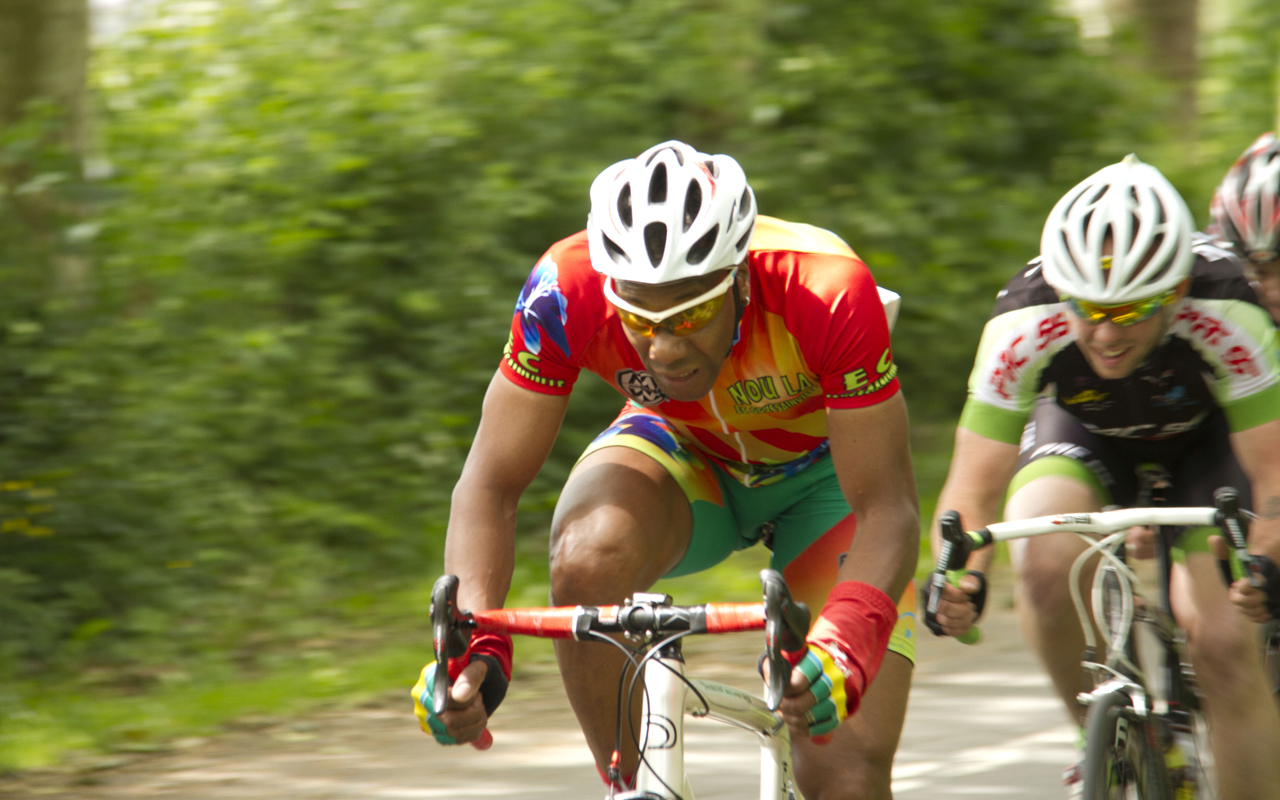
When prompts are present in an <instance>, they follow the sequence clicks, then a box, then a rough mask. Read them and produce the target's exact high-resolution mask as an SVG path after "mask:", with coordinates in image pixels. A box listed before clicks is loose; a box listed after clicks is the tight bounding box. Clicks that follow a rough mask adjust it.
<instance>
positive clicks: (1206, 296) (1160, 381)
mask: <svg viewBox="0 0 1280 800" xmlns="http://www.w3.org/2000/svg"><path fill="white" fill-rule="evenodd" d="M1195 253H1196V261H1195V265H1194V267H1193V268H1192V272H1191V277H1192V282H1191V290H1190V292H1188V294H1187V296H1186V297H1185V298H1183V299H1182V300H1181V301H1179V303H1178V304H1177V305H1176V306H1174V321H1173V324H1172V326H1171V327H1170V329H1169V332H1168V335H1167V336H1166V338H1165V340H1164V341H1163V342H1162V343H1161V344H1160V345H1158V346H1157V347H1156V348H1155V350H1153V351H1152V353H1151V355H1150V356H1149V357H1148V359H1147V361H1146V363H1144V364H1143V365H1142V366H1141V367H1139V368H1138V369H1137V370H1136V371H1135V372H1134V373H1133V374H1131V375H1129V376H1128V377H1126V378H1123V379H1120V380H1107V379H1103V378H1099V377H1098V376H1097V375H1096V374H1095V373H1094V371H1093V370H1092V369H1091V368H1090V367H1089V364H1088V362H1087V361H1086V360H1085V357H1084V354H1083V353H1081V352H1080V349H1079V348H1078V347H1077V346H1076V343H1075V337H1074V336H1073V335H1072V333H1071V329H1070V326H1069V325H1068V324H1067V315H1068V314H1069V313H1070V312H1069V311H1068V309H1067V305H1066V303H1064V302H1062V301H1061V300H1060V299H1059V297H1058V294H1057V292H1055V291H1054V290H1053V289H1052V288H1051V287H1050V286H1049V285H1048V283H1046V282H1045V280H1044V275H1043V271H1042V270H1041V269H1040V260H1039V259H1038V258H1037V259H1036V260H1034V261H1032V262H1031V263H1029V264H1028V265H1027V266H1026V267H1024V268H1023V269H1021V270H1019V271H1018V274H1017V275H1015V276H1014V277H1013V278H1012V279H1011V280H1010V281H1009V283H1008V284H1006V285H1005V288H1004V289H1002V290H1001V291H1000V294H999V295H998V296H997V301H996V306H995V310H994V311H993V312H992V316H991V319H990V320H989V321H988V322H987V325H986V328H985V329H984V330H983V333H982V343H981V345H979V348H978V356H977V360H976V361H975V363H974V367H973V373H972V374H971V375H970V376H969V399H968V401H967V402H966V403H965V407H964V412H963V414H962V415H961V418H960V425H961V427H964V428H966V429H968V430H971V431H973V432H974V433H978V434H981V435H983V436H986V437H989V438H992V439H996V440H999V441H1002V442H1008V443H1010V444H1015V443H1017V442H1018V439H1019V436H1020V434H1021V433H1022V428H1023V425H1024V423H1025V422H1026V420H1027V417H1028V415H1029V414H1030V413H1031V409H1032V406H1033V404H1034V403H1035V399H1036V397H1037V396H1039V395H1042V394H1044V395H1047V396H1049V397H1052V398H1054V400H1055V401H1056V402H1057V404H1058V405H1059V406H1061V407H1062V408H1063V409H1064V410H1066V411H1067V412H1069V413H1070V414H1071V415H1072V416H1074V417H1076V418H1077V419H1079V420H1080V421H1081V423H1083V424H1084V425H1085V427H1086V428H1088V429H1089V430H1090V431H1092V432H1094V433H1096V434H1098V435H1102V436H1113V437H1123V438H1132V439H1160V438H1164V437H1168V436H1174V435H1176V434H1179V433H1184V432H1186V431H1190V430H1193V429H1195V428H1197V427H1198V426H1199V425H1200V423H1201V422H1203V421H1204V420H1205V419H1206V418H1207V417H1208V416H1209V414H1210V413H1211V412H1212V411H1213V410H1214V409H1217V408H1221V409H1222V410H1223V411H1224V412H1225V413H1226V417H1227V420H1228V422H1229V423H1230V427H1231V430H1232V431H1233V432H1234V431H1241V430H1245V429H1248V428H1252V427H1254V426H1255V425H1259V424H1261V423H1264V422H1269V421H1270V420H1273V419H1277V418H1280V363H1278V362H1277V356H1276V349H1275V342H1276V332H1275V327H1274V325H1273V324H1272V322H1271V318H1270V316H1269V315H1268V314H1267V312H1266V311H1265V310H1264V309H1263V308H1262V307H1261V306H1260V305H1258V301H1257V298H1256V297H1255V295H1254V293H1253V289H1251V288H1250V287H1249V283H1248V281H1247V280H1246V278H1245V276H1244V273H1243V272H1242V271H1241V269H1240V266H1239V264H1238V262H1237V261H1236V260H1235V259H1234V257H1233V256H1231V255H1230V254H1229V253H1227V252H1226V251H1224V250H1221V249H1219V248H1217V247H1214V246H1213V245H1212V244H1210V243H1209V241H1208V239H1207V238H1204V237H1197V240H1196V245H1195Z"/></svg>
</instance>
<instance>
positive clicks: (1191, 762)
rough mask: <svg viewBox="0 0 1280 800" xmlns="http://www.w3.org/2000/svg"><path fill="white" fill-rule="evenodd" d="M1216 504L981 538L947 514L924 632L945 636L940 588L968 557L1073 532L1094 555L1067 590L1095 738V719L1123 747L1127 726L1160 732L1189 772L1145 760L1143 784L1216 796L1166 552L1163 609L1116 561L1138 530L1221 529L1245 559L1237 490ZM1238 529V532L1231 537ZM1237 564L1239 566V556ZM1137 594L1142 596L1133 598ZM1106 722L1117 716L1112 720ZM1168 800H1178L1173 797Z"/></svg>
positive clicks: (1001, 526) (1050, 524)
mask: <svg viewBox="0 0 1280 800" xmlns="http://www.w3.org/2000/svg"><path fill="white" fill-rule="evenodd" d="M1215 503H1217V505H1218V507H1217V508H1208V507H1197V508H1170V507H1162V506H1156V507H1141V508H1125V509H1117V510H1113V511H1102V512H1095V513H1084V514H1058V515H1054V516H1047V517H1036V518H1033V519H1027V520H1015V521H1011V522H1001V523H996V524H993V525H990V526H988V527H987V528H983V529H981V530H978V531H964V530H963V529H962V528H961V526H960V520H959V517H958V515H956V514H955V512H947V513H946V514H944V515H943V516H942V519H941V522H942V532H943V540H944V544H943V548H942V552H941V554H940V555H939V558H938V563H937V566H936V568H935V571H934V574H933V578H932V580H931V582H930V587H931V590H930V597H929V602H928V603H927V605H926V611H925V617H926V624H928V625H929V627H930V628H931V629H933V630H934V631H935V633H936V632H938V631H939V630H940V629H938V628H936V627H935V626H936V625H937V622H936V612H937V604H938V596H939V595H940V593H941V592H940V589H941V586H942V585H943V584H944V583H945V582H947V581H948V580H953V578H952V577H951V576H952V575H953V573H954V571H955V570H958V569H960V568H961V567H962V566H963V564H964V562H965V559H966V558H967V556H968V553H969V552H971V551H972V550H973V549H977V548H979V547H984V546H986V545H989V544H992V543H994V542H1000V541H1008V540H1010V539H1018V538H1025V537H1030V536H1038V535H1043V534H1047V533H1059V532H1074V533H1076V534H1078V535H1080V536H1081V537H1082V538H1084V539H1085V540H1086V541H1087V542H1089V547H1088V548H1087V549H1086V550H1085V551H1084V552H1083V553H1082V554H1080V556H1078V557H1077V558H1076V560H1075V562H1074V563H1073V564H1072V568H1071V573H1070V577H1069V585H1070V591H1071V598H1072V602H1073V603H1074V604H1075V607H1076V613H1077V615H1078V616H1079V618H1080V624H1081V627H1082V630H1083V632H1084V635H1085V640H1086V645H1087V647H1086V651H1085V657H1084V659H1083V665H1084V667H1085V668H1086V669H1087V670H1089V671H1092V672H1093V673H1094V676H1095V684H1096V685H1095V687H1094V689H1093V690H1092V691H1090V692H1083V693H1081V694H1080V695H1079V698H1078V699H1079V701H1080V702H1081V704H1083V705H1086V706H1091V707H1092V706H1095V705H1096V706H1098V707H1097V708H1091V712H1090V715H1089V725H1090V730H1091V731H1094V727H1093V726H1094V720H1095V717H1097V718H1098V721H1099V723H1100V727H1099V730H1101V729H1102V728H1105V727H1106V726H1107V725H1108V724H1110V723H1109V722H1107V720H1109V719H1115V720H1116V724H1117V726H1118V727H1117V740H1116V741H1117V743H1118V742H1120V741H1121V740H1122V739H1124V738H1125V733H1124V731H1125V726H1126V725H1129V724H1132V725H1133V726H1135V728H1136V729H1137V730H1138V731H1142V730H1143V726H1147V727H1148V728H1150V729H1151V730H1154V731H1156V732H1157V733H1158V735H1156V736H1155V739H1156V740H1160V743H1159V746H1160V747H1161V748H1167V747H1171V746H1172V745H1169V744H1168V742H1169V741H1170V740H1171V739H1172V740H1173V741H1174V742H1175V744H1176V746H1177V747H1178V748H1180V749H1181V751H1182V753H1183V754H1184V755H1185V757H1186V758H1185V759H1184V760H1183V761H1182V763H1181V764H1179V765H1177V767H1176V769H1175V768H1172V767H1171V771H1170V772H1168V773H1166V764H1165V762H1164V756H1163V755H1162V752H1163V750H1160V749H1157V750H1155V751H1151V750H1148V751H1147V753H1146V755H1145V756H1144V758H1146V761H1141V762H1140V763H1143V764H1144V765H1146V770H1145V771H1144V772H1143V777H1142V778H1139V780H1140V781H1141V780H1151V781H1155V782H1156V784H1155V785H1157V786H1159V785H1164V784H1165V781H1168V780H1173V781H1174V783H1171V784H1168V786H1169V790H1168V791H1170V792H1175V793H1176V796H1177V797H1178V798H1179V799H1180V798H1182V797H1183V796H1184V795H1183V794H1182V792H1183V791H1184V790H1185V791H1194V790H1195V789H1194V787H1197V786H1198V787H1199V789H1200V791H1201V792H1202V793H1201V794H1199V795H1198V796H1199V797H1201V798H1202V799H1203V798H1208V797H1212V796H1215V795H1214V792H1213V786H1212V781H1211V780H1210V777H1211V770H1207V769H1206V766H1207V764H1208V763H1210V762H1208V761H1204V760H1202V759H1201V757H1200V754H1201V753H1204V754H1206V755H1207V750H1206V748H1205V747H1204V746H1203V743H1202V742H1200V741H1197V737H1196V734H1197V732H1200V733H1203V731H1197V729H1198V727H1199V726H1198V725H1197V724H1196V722H1195V717H1196V711H1197V710H1198V708H1199V698H1198V695H1197V693H1196V692H1195V691H1194V689H1193V687H1192V685H1191V681H1192V680H1193V676H1192V675H1191V673H1190V672H1189V670H1184V666H1183V663H1182V653H1181V639H1180V636H1179V633H1178V628H1177V625H1176V622H1175V621H1174V620H1173V618H1172V616H1171V612H1170V611H1169V607H1168V605H1169V598H1168V576H1167V574H1166V572H1167V570H1168V568H1169V560H1168V550H1167V548H1168V546H1169V543H1168V542H1167V541H1166V540H1165V539H1164V538H1163V537H1159V550H1158V552H1159V554H1160V560H1159V564H1160V570H1161V575H1160V589H1161V596H1160V598H1159V603H1158V604H1152V603H1151V602H1150V601H1146V600H1145V595H1144V593H1143V592H1142V591H1141V587H1142V582H1141V581H1140V580H1139V579H1138V577H1137V575H1135V574H1134V572H1133V570H1131V569H1130V568H1129V566H1128V564H1126V563H1125V561H1124V559H1123V557H1122V556H1121V555H1120V554H1119V551H1120V549H1121V547H1122V545H1123V541H1124V537H1125V533H1124V531H1126V530H1127V529H1128V528H1130V527H1133V526H1161V527H1163V526H1196V527H1200V526H1204V527H1210V526H1212V527H1217V528H1218V529H1219V530H1221V531H1222V532H1223V533H1224V535H1225V536H1226V537H1227V538H1228V541H1229V542H1231V543H1232V544H1233V545H1238V547H1235V548H1233V549H1235V550H1236V551H1243V544H1244V542H1243V532H1242V531H1243V527H1244V525H1245V521H1244V519H1243V517H1242V516H1241V514H1240V511H1239V509H1238V506H1237V503H1236V494H1235V492H1234V490H1230V489H1223V490H1219V492H1218V493H1217V494H1216V495H1215ZM1232 525H1234V526H1235V530H1230V528H1231V526H1232ZM1086 534H1095V535H1102V536H1103V538H1102V539H1101V540H1095V539H1093V538H1090V537H1089V536H1087V535H1086ZM1095 554H1096V555H1098V556H1099V557H1100V558H1101V563H1100V564H1099V565H1098V568H1097V570H1096V571H1095V573H1094V578H1093V587H1092V592H1091V600H1092V606H1093V614H1092V619H1090V613H1089V606H1088V605H1087V604H1086V603H1085V600H1084V598H1083V597H1082V595H1081V591H1080V581H1079V578H1080V573H1081V572H1082V571H1083V569H1084V567H1085V565H1086V564H1087V563H1088V562H1089V561H1090V560H1091V558H1092V557H1093V556H1094V555H1095ZM1236 560H1237V561H1238V560H1239V556H1238V555H1237V556H1236ZM1238 574H1243V573H1242V572H1238ZM1108 581H1110V583H1109V584H1108ZM1135 587H1137V588H1138V591H1137V592H1136V593H1135ZM1135 597H1137V598H1142V599H1143V601H1142V602H1136V601H1135ZM1095 628H1096V631H1097V632H1098V633H1100V634H1101V637H1102V641H1103V643H1104V644H1105V649H1106V661H1105V663H1100V662H1096V661H1094V657H1095V656H1096V654H1098V653H1099V648H1098V644H1099V642H1098V637H1096V636H1095V635H1094V631H1095ZM970 640H971V641H972V640H976V637H970ZM1094 712H1103V715H1101V716H1099V715H1098V714H1095V713H1094ZM1107 714H1109V715H1110V716H1106V715H1107ZM1106 735H1107V734H1105V733H1097V732H1091V733H1090V734H1089V740H1090V745H1089V753H1094V752H1098V753H1102V751H1101V750H1097V751H1095V749H1094V748H1095V743H1094V739H1095V738H1096V737H1099V736H1106ZM1155 744H1157V742H1154V741H1149V742H1147V744H1146V745H1145V746H1147V747H1150V746H1152V745H1155ZM1137 746H1138V749H1139V750H1140V751H1141V750H1142V749H1143V747H1144V745H1143V744H1142V743H1141V742H1138V743H1137ZM1152 752H1154V753H1155V754H1156V756H1155V757H1156V758H1158V759H1159V761H1158V763H1156V764H1154V765H1152V764H1151V763H1150V757H1151V753H1152ZM1092 759H1093V756H1087V757H1086V762H1085V763H1086V768H1085V787H1084V788H1085V791H1086V792H1088V791H1094V790H1095V789H1093V788H1091V786H1090V780H1091V778H1090V762H1091V760H1092ZM1095 763H1096V762H1095ZM1174 776H1176V777H1174ZM1180 787H1186V788H1185V789H1184V788H1180ZM1142 791H1143V792H1145V791H1147V790H1146V789H1143V790H1142ZM1163 791H1164V790H1160V789H1158V788H1157V789H1156V790H1155V792H1156V793H1155V794H1154V795H1151V796H1154V797H1158V798H1163V797H1164V796H1165V794H1163V793H1162V792H1163ZM1126 796H1127V795H1126ZM1140 796H1142V797H1147V796H1148V795H1146V794H1142V795H1140ZM1169 796H1170V797H1173V796H1174V794H1170V795H1169Z"/></svg>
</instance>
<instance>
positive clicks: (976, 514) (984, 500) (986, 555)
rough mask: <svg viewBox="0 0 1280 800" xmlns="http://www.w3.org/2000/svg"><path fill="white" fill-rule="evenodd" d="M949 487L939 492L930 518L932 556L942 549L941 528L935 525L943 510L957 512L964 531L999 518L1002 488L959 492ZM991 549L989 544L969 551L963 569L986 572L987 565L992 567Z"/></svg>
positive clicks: (992, 549) (980, 526) (992, 551)
mask: <svg viewBox="0 0 1280 800" xmlns="http://www.w3.org/2000/svg"><path fill="white" fill-rule="evenodd" d="M949 488H950V487H949V486H948V487H944V488H943V490H942V494H941V495H940V496H939V497H938V509H937V513H936V514H935V515H934V518H933V527H932V539H931V543H932V545H933V552H934V555H935V556H936V555H937V554H938V553H940V552H942V549H941V548H942V528H941V526H940V525H939V524H938V517H940V516H941V515H942V514H943V512H946V511H958V512H959V513H960V522H961V524H962V525H963V526H964V528H965V530H970V531H972V530H977V529H979V528H983V527H986V526H987V525H990V524H991V523H993V522H998V521H999V520H1000V501H1001V499H1003V495H1004V493H1003V491H979V492H963V493H961V492H956V491H954V490H952V491H948V489H949ZM994 552H995V551H994V548H991V547H984V548H982V549H980V550H975V551H974V552H972V553H970V554H969V560H968V561H967V562H965V568H966V569H973V570H977V571H979V572H984V573H985V572H986V571H987V568H988V567H990V566H991V559H992V556H993V555H994Z"/></svg>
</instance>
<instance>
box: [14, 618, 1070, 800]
mask: <svg viewBox="0 0 1280 800" xmlns="http://www.w3.org/2000/svg"><path fill="white" fill-rule="evenodd" d="M993 605H997V606H1006V605H1007V602H1005V601H1003V600H1002V599H1001V598H996V600H995V601H994V602H993ZM985 622H986V626H985V631H986V641H985V642H984V643H983V644H982V645H980V646H978V647H964V646H963V645H959V644H957V643H955V642H953V641H950V640H946V641H944V640H938V639H935V638H934V637H933V636H931V635H929V634H927V633H926V634H925V635H924V636H923V637H922V638H921V641H920V646H921V653H920V660H919V666H918V668H917V672H916V681H915V685H914V688H913V690H912V696H911V704H910V708H909V711H908V715H907V723H906V729H905V731H904V734H903V740H902V746H901V749H900V751H899V753H898V758H897V762H896V765H895V768H894V773H893V774H894V781H893V787H894V794H895V796H896V797H897V798H899V800H916V799H917V798H919V799H921V800H923V798H937V797H951V796H955V797H1017V798H1026V800H1061V799H1062V798H1063V797H1065V793H1064V790H1063V788H1062V786H1061V784H1060V782H1059V781H1060V778H1059V776H1060V775H1061V772H1062V769H1063V767H1064V766H1065V765H1066V764H1068V763H1069V762H1070V761H1071V760H1072V759H1073V758H1074V752H1073V749H1072V744H1071V738H1072V734H1071V729H1070V728H1069V727H1068V726H1067V725H1066V724H1065V720H1064V716H1063V713H1062V711H1061V710H1059V708H1058V705H1057V703H1056V701H1055V700H1054V699H1053V698H1052V697H1051V696H1050V693H1049V689H1048V683H1047V681H1046V679H1045V678H1044V677H1043V676H1042V674H1041V672H1040V670H1039V669H1038V668H1037V666H1036V665H1035V663H1034V661H1033V659H1032V657H1031V656H1030V654H1028V653H1027V652H1026V651H1025V649H1024V648H1023V646H1022V644H1021V642H1020V640H1019V638H1018V634H1017V630H1016V625H1015V621H1014V616H1013V613H1012V612H1011V611H1009V610H1008V609H1007V608H993V609H992V611H991V613H990V615H989V617H988V618H987V619H986V620H985ZM719 638H720V639H730V640H731V641H729V642H719V643H717V644H715V645H714V646H713V647H714V649H710V650H708V649H707V648H708V646H709V645H707V644H705V643H700V644H697V645H691V646H690V647H688V648H687V654H688V660H689V663H690V671H691V672H692V673H695V674H698V675H702V676H705V677H711V678H714V679H717V680H724V681H725V682H728V683H737V684H739V685H742V686H743V688H747V689H751V690H757V689H758V686H757V685H756V683H755V681H753V680H752V679H751V673H750V670H751V666H752V665H753V664H754V661H755V654H756V653H757V652H758V649H759V644H758V635H748V634H741V635H736V636H734V637H719ZM744 671H745V680H744ZM493 727H494V733H495V736H496V740H497V743H496V744H495V746H494V748H493V749H492V750H490V751H489V752H487V753H478V752H475V751H473V750H472V749H471V748H449V749H445V748H439V747H435V746H434V745H432V744H431V743H430V742H429V741H427V740H426V739H425V738H424V737H423V735H422V734H421V733H420V732H418V730H417V725H416V722H415V720H413V718H412V716H411V715H409V713H408V708H407V700H404V701H402V700H400V699H399V698H398V697H397V698H388V699H387V700H386V701H384V702H380V703H377V704H374V705H372V706H370V707H366V708H362V709H355V710H349V711H344V712H331V713H326V714H322V715H318V716H314V717H309V718H307V719H304V720H299V721H292V722H285V721H276V722H273V723H271V724H268V725H264V726H263V727H262V728H261V729H260V730H255V731H244V732H240V733H236V734H231V735H227V736H223V737H218V738H217V739H214V740H211V741H189V742H179V743H178V745H179V747H178V749H176V750H175V751H173V752H171V753H169V754H165V755H161V756H153V757H149V758H146V759H143V760H139V761H135V762H132V763H129V764H127V765H123V766H117V767H114V768H110V769H101V770H98V771H93V772H82V773H78V774H75V775H70V776H68V775H45V776H28V777H26V778H23V779H22V780H18V781H13V780H10V781H0V798H6V800H17V798H23V800H28V799H29V798H35V797H64V798H70V797H74V798H77V799H78V800H79V799H81V798H83V800H107V799H108V798H113V799H114V798H151V797H156V798H183V800H231V799H232V798H289V799H290V800H295V799H296V800H304V799H305V800H320V799H321V798H332V799H337V798H378V799H380V800H400V799H403V800H427V799H429V798H444V799H449V798H459V800H461V799H462V798H488V797H521V798H526V797H527V798H542V797H547V798H552V797H554V798H560V797H581V798H591V797H601V796H602V794H603V792H602V788H601V785H600V783H599V780H598V778H596V776H595V771H594V769H593V768H592V766H591V763H590V760H589V758H588V756H587V750H586V745H585V744H584V743H583V740H582V736H581V734H580V733H579V732H578V731H577V729H576V726H575V725H574V722H573V718H572V715H571V714H570V713H569V712H568V711H567V709H566V707H565V703H564V698H563V690H562V689H560V687H559V682H558V680H557V678H556V676H555V675H554V673H553V672H552V671H551V668H550V667H547V668H545V669H543V670H541V671H540V672H539V673H538V674H533V675H527V676H525V677H524V679H523V680H521V681H518V682H517V683H516V684H514V685H513V691H512V695H511V696H510V697H509V698H508V700H507V702H506V703H504V705H503V709H502V712H501V714H499V716H498V717H497V718H496V720H495V723H494V726H493ZM687 735H688V742H689V752H688V756H687V758H688V762H689V769H690V773H691V776H692V780H693V785H694V788H695V789H696V790H697V792H698V797H699V798H700V800H717V798H723V799H725V800H728V798H738V799H739V800H740V798H745V797H755V796H757V792H758V790H757V789H756V780H757V777H756V776H757V769H758V758H759V756H758V749H757V748H756V745H755V743H754V740H753V737H751V736H750V735H746V734H743V733H741V732H740V731H736V730H732V729H728V728H725V727H724V726H720V725H717V724H715V723H710V722H706V721H697V720H693V721H691V722H690V724H689V726H688V729H687Z"/></svg>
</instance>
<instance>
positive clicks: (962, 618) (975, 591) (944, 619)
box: [926, 570, 987, 636]
mask: <svg viewBox="0 0 1280 800" xmlns="http://www.w3.org/2000/svg"><path fill="white" fill-rule="evenodd" d="M926 602H928V601H927V600H926ZM986 604H987V579H986V576H985V575H983V574H982V573H981V572H978V571H977V570H969V572H968V573H967V574H966V575H964V576H963V577H961V578H960V586H959V587H956V586H953V585H951V583H950V582H948V583H946V584H944V585H943V587H942V597H941V599H939V600H938V624H939V625H941V626H942V632H943V633H944V634H946V635H947V636H963V635H964V634H965V633H967V632H968V631H969V629H970V628H972V627H973V624H974V623H975V622H977V621H978V617H980V616H982V609H983V608H984V607H985V606H986Z"/></svg>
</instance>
